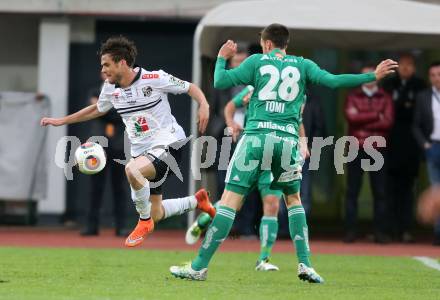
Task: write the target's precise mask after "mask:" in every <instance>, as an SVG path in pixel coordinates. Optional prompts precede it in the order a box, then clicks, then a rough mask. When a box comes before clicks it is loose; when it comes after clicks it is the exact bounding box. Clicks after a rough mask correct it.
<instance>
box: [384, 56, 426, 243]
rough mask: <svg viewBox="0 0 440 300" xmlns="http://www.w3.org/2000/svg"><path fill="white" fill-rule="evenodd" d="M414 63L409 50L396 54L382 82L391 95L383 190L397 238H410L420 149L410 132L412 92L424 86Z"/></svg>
mask: <svg viewBox="0 0 440 300" xmlns="http://www.w3.org/2000/svg"><path fill="white" fill-rule="evenodd" d="M415 71H416V66H415V60H414V57H413V56H412V55H411V54H403V55H401V56H400V58H399V69H398V72H397V74H396V76H394V77H390V78H389V79H388V80H386V81H385V82H384V84H383V87H384V89H385V90H386V91H387V92H389V93H390V94H391V95H392V97H393V102H394V125H393V127H392V128H391V131H390V135H389V137H388V142H387V152H388V160H387V164H388V165H387V173H388V176H387V187H388V188H387V190H388V199H389V201H390V221H391V222H392V224H391V225H392V230H393V233H394V235H395V237H397V239H398V240H400V241H402V242H404V243H411V242H413V241H414V239H413V237H412V235H411V233H410V230H411V225H412V223H413V218H414V210H413V206H414V197H415V195H414V192H415V179H416V177H417V173H418V170H419V162H420V152H419V150H418V147H417V142H416V139H415V138H414V135H413V134H409V132H411V126H412V123H413V115H414V107H415V96H416V94H418V93H419V92H420V91H421V90H423V89H424V88H425V83H424V82H423V80H422V79H420V78H418V77H417V76H416V75H415Z"/></svg>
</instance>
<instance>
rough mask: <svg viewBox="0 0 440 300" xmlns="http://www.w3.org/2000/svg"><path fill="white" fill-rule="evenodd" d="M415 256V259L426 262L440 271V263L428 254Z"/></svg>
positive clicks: (425, 263) (426, 264)
mask: <svg viewBox="0 0 440 300" xmlns="http://www.w3.org/2000/svg"><path fill="white" fill-rule="evenodd" d="M413 258H414V259H415V260H418V261H420V262H421V263H422V264H424V265H425V266H427V267H430V268H432V269H435V270H437V271H440V263H439V262H438V261H437V260H436V259H434V258H431V257H427V256H414V257H413Z"/></svg>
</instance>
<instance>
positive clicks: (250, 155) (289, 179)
mask: <svg viewBox="0 0 440 300" xmlns="http://www.w3.org/2000/svg"><path fill="white" fill-rule="evenodd" d="M288 43H289V31H288V29H287V28H286V27H285V26H283V25H281V24H271V25H269V26H267V27H266V28H265V29H264V30H263V31H262V32H261V39H260V44H261V47H262V50H263V54H254V55H252V56H250V57H248V58H247V59H246V60H245V61H243V62H242V63H241V65H240V66H238V67H237V68H234V69H231V70H226V69H225V66H226V60H227V59H229V58H230V57H232V56H234V54H235V52H236V49H237V45H236V44H235V43H234V42H233V41H231V40H229V41H227V42H226V43H225V44H224V45H223V46H222V47H221V48H220V51H219V53H218V57H217V62H216V66H215V72H214V87H215V88H219V89H226V88H229V87H232V86H236V85H252V86H253V87H254V88H255V90H254V93H253V94H252V97H251V99H250V102H249V105H248V113H247V117H248V119H247V122H246V127H245V130H244V135H243V137H242V138H241V140H240V142H239V143H238V145H237V147H236V149H235V151H234V154H233V156H232V158H231V161H230V163H229V167H228V172H227V175H226V180H225V181H226V187H225V191H224V193H223V195H222V198H221V201H220V203H219V206H218V209H217V212H216V215H215V217H214V219H213V220H212V223H211V225H210V226H209V228H208V230H207V232H206V235H205V239H204V240H203V243H202V245H201V246H200V249H199V253H198V255H197V257H196V258H195V259H194V260H193V261H192V262H191V263H190V264H186V265H184V266H181V267H180V266H172V267H171V268H170V272H171V273H172V274H173V275H174V276H176V277H179V278H187V279H191V280H206V278H207V275H208V264H209V262H210V260H211V258H212V256H213V255H214V253H215V251H216V250H217V249H218V247H219V245H220V244H221V243H222V242H223V241H224V240H225V239H226V237H227V236H228V234H229V231H230V229H231V226H232V223H233V221H234V218H235V213H236V211H237V210H238V209H239V208H240V205H241V202H242V199H243V195H245V194H246V191H247V190H248V189H249V187H251V186H252V185H253V184H254V183H255V182H256V181H257V180H258V176H259V174H260V173H261V172H262V171H263V170H266V169H270V170H271V171H272V174H273V176H274V180H273V182H272V185H271V188H274V189H278V188H281V189H282V190H283V192H284V194H285V201H286V205H287V208H288V218H289V231H290V237H291V239H292V241H293V243H294V245H295V249H296V254H297V258H298V261H299V264H298V277H299V278H300V279H301V280H305V281H308V282H311V283H323V282H324V279H323V278H322V277H321V276H320V275H319V274H318V273H317V272H316V271H315V270H314V269H313V268H312V265H311V262H310V250H309V244H308V229H307V222H306V216H305V212H304V208H303V207H302V204H301V199H300V196H299V186H300V179H298V172H299V171H298V162H297V161H296V159H297V157H298V154H297V152H298V151H299V143H298V139H299V134H298V130H299V125H300V121H301V118H300V116H301V106H302V104H303V102H304V94H305V86H306V83H307V82H311V83H314V84H319V85H324V86H327V87H330V88H338V87H352V86H358V85H361V84H363V83H366V82H371V81H375V80H380V79H382V78H384V77H385V76H387V75H388V74H391V73H393V72H394V69H395V68H397V67H398V65H397V63H396V62H395V61H393V60H390V59H388V60H385V61H382V62H381V63H380V64H379V65H378V66H377V67H376V70H375V71H374V72H371V73H364V74H357V75H354V74H342V75H333V74H331V73H329V72H327V71H325V70H322V69H320V68H319V67H318V65H316V64H315V63H314V62H313V61H311V60H309V59H305V58H303V57H298V56H292V55H287V54H286V48H287V45H288ZM235 179H238V180H235Z"/></svg>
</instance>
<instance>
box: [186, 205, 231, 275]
mask: <svg viewBox="0 0 440 300" xmlns="http://www.w3.org/2000/svg"><path fill="white" fill-rule="evenodd" d="M234 219H235V210H234V209H232V208H230V207H226V206H219V207H218V209H217V213H216V215H215V217H214V219H213V220H212V223H211V225H210V226H209V228H208V231H207V232H206V234H205V239H204V240H203V242H202V245H201V246H200V248H199V254H198V255H197V257H196V258H195V259H194V260H193V261H192V264H191V267H192V268H193V270H196V271H200V270H201V269H203V268H206V267H208V264H209V261H210V260H211V258H212V256H213V255H214V253H215V251H216V250H217V248H218V246H220V244H221V243H222V242H223V241H224V240H225V239H226V237H227V236H228V234H229V231H230V230H231V227H232V223H234Z"/></svg>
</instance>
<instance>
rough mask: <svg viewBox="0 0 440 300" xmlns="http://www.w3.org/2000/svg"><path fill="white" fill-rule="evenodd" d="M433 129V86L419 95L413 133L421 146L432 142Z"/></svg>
mask: <svg viewBox="0 0 440 300" xmlns="http://www.w3.org/2000/svg"><path fill="white" fill-rule="evenodd" d="M433 129H434V117H433V113H432V88H429V89H426V90H424V91H423V92H421V93H420V94H418V95H417V101H416V111H415V114H414V123H413V133H414V136H415V138H416V140H417V143H418V144H419V146H420V148H422V149H424V144H425V143H427V142H428V143H430V142H432V141H431V133H432V131H433Z"/></svg>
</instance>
